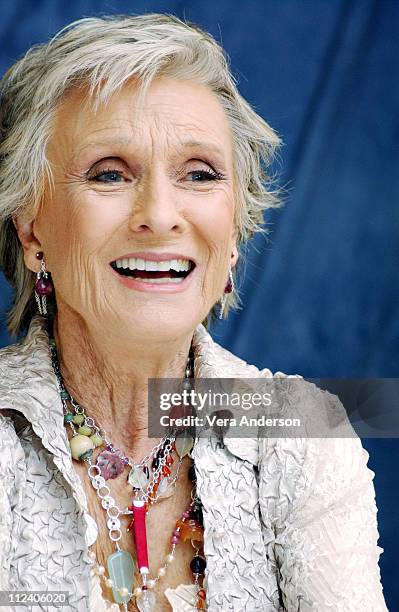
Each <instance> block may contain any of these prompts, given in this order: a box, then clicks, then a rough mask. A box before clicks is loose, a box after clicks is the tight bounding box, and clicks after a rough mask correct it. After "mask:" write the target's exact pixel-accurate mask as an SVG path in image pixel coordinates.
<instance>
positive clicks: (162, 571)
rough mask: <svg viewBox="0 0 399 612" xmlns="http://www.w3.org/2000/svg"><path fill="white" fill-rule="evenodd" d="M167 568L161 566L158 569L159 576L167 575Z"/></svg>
mask: <svg viewBox="0 0 399 612" xmlns="http://www.w3.org/2000/svg"><path fill="white" fill-rule="evenodd" d="M165 574H166V569H165V568H164V567H160V568H159V570H158V576H165Z"/></svg>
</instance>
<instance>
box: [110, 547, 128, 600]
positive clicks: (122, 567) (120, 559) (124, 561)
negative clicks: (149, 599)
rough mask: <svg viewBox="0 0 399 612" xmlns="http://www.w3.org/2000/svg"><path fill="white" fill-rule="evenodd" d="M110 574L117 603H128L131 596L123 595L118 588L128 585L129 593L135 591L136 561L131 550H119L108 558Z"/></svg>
mask: <svg viewBox="0 0 399 612" xmlns="http://www.w3.org/2000/svg"><path fill="white" fill-rule="evenodd" d="M107 568H108V575H109V577H110V578H111V580H112V581H113V583H114V586H113V587H112V594H113V596H114V600H115V601H116V603H127V602H128V601H129V600H130V599H131V597H129V595H126V596H124V597H123V596H122V595H120V593H119V592H118V589H122V588H123V587H126V588H127V589H128V590H129V593H132V592H133V583H134V561H133V557H132V555H131V554H130V552H126V551H124V550H117V551H116V552H114V553H112V555H110V556H109V557H108V558H107Z"/></svg>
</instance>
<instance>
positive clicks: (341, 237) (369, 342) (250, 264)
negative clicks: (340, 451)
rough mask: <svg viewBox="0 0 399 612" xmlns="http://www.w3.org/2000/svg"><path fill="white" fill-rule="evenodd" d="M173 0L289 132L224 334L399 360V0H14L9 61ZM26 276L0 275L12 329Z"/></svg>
mask: <svg viewBox="0 0 399 612" xmlns="http://www.w3.org/2000/svg"><path fill="white" fill-rule="evenodd" d="M132 11H134V12H135V13H137V14H139V13H142V12H169V13H175V14H177V15H178V16H179V17H185V18H186V19H188V20H190V21H194V22H196V23H198V24H199V25H200V26H202V27H203V28H205V29H206V30H208V31H210V32H211V33H212V34H213V35H214V36H216V38H217V39H218V40H219V41H221V42H222V44H223V46H224V47H225V49H226V50H227V52H228V53H229V55H230V57H231V61H232V68H233V71H234V73H235V74H236V75H237V76H238V78H239V87H240V90H241V92H242V94H243V95H244V97H246V98H247V99H248V100H249V102H250V103H252V105H253V106H254V107H255V108H256V110H257V111H258V112H259V113H260V114H261V115H262V116H263V117H265V119H266V120H267V121H269V123H270V124H271V125H272V127H274V128H275V129H276V130H277V131H278V132H279V134H280V135H281V136H282V138H283V141H284V146H283V148H282V150H281V152H280V159H279V161H278V163H277V164H275V166H274V168H273V171H274V172H277V173H278V175H279V178H278V183H279V185H280V186H281V187H283V188H284V200H285V206H284V208H283V209H281V210H279V211H273V212H268V213H267V214H266V216H265V220H266V222H267V224H268V227H269V229H270V230H271V234H270V235H269V237H268V238H267V239H265V237H262V236H259V237H257V238H256V239H255V240H254V242H253V246H252V248H251V249H250V251H249V254H248V258H247V260H246V263H245V266H242V272H243V271H244V269H245V275H244V274H243V273H241V275H240V279H241V280H240V283H239V284H240V290H241V295H242V298H243V308H242V310H240V311H239V312H237V313H236V314H233V315H232V316H230V317H229V319H228V321H227V322H222V323H219V324H217V325H216V326H215V327H214V328H213V335H214V337H215V339H216V340H217V341H218V342H220V343H222V344H223V345H225V346H226V347H227V348H229V349H230V350H232V351H233V352H234V353H236V354H238V355H240V356H242V357H243V358H245V359H246V360H247V361H249V362H252V363H255V364H256V365H258V366H259V367H269V368H270V369H271V370H273V371H275V370H281V371H283V372H287V373H300V374H302V375H304V376H309V377H359V378H361V377H395V376H398V374H399V360H398V347H399V316H398V303H399V300H398V285H399V284H398V281H397V271H398V264H399V252H398V251H399V206H398V195H399V194H398V191H399V189H398V182H399V179H398V176H399V172H398V169H399V167H398V156H399V147H398V135H399V120H398V108H399V86H398V74H399V53H398V51H399V31H398V29H399V28H398V25H399V3H398V2H397V1H396V0H392V1H390V0H357V1H356V0H355V1H353V2H347V0H332V1H331V0H314V1H313V2H307V3H306V2H305V3H304V2H303V1H302V0H285V1H284V2H280V1H279V0H269V1H268V2H264V1H262V0H258V1H252V2H243V3H239V2H234V1H228V0H219V2H209V1H208V2H202V3H200V2H198V3H192V2H188V1H187V2H177V1H172V0H169V1H168V0H164V1H160V0H159V1H158V2H156V1H144V0H142V1H139V0H135V2H131V1H128V0H126V1H116V0H113V2H108V1H101V0H85V1H81V2H79V1H78V2H73V1H70V2H68V3H60V2H53V1H52V0H31V1H30V2H26V1H25V2H23V1H21V0H14V2H6V1H5V0H3V2H1V16H2V19H1V21H0V32H1V38H0V40H1V41H2V42H1V44H2V53H1V54H0V66H1V72H2V73H3V72H4V71H5V70H6V68H7V67H8V66H9V65H10V64H11V63H12V62H13V61H15V59H16V58H17V57H18V56H19V55H20V54H21V53H23V52H24V51H25V50H26V49H27V48H28V47H29V46H30V45H32V44H33V43H35V42H40V41H43V40H46V39H47V38H48V37H49V36H50V35H52V34H54V33H55V32H56V31H57V30H58V29H59V28H61V27H62V26H64V25H66V24H67V23H69V22H70V21H72V20H74V19H78V18H80V17H85V16H91V15H96V14H101V13H105V14H107V13H129V12H132ZM10 296H11V293H10V290H9V288H8V286H7V284H6V283H5V281H4V279H3V278H2V279H0V300H1V303H0V308H1V312H2V313H3V314H2V320H1V326H0V344H2V345H5V344H6V343H8V342H9V338H8V337H7V334H6V330H5V326H4V312H5V310H6V308H7V307H8V305H9V301H10ZM363 443H364V446H365V447H366V448H367V449H368V450H369V452H370V455H371V458H370V463H369V465H370V467H371V468H372V469H373V470H374V471H375V472H376V476H375V481H374V482H375V487H376V492H377V505H378V507H379V513H378V519H379V529H380V535H381V538H380V541H379V544H380V545H381V546H382V547H383V548H384V550H385V553H384V554H383V555H382V557H381V570H382V577H383V584H384V592H385V596H386V600H387V605H388V607H389V609H392V610H395V609H399V582H398V581H397V580H395V571H396V567H395V566H396V555H395V553H396V551H397V549H398V544H399V528H398V521H397V509H398V504H399V495H398V490H399V486H398V485H399V476H398V470H397V465H398V460H399V441H398V440H396V439H387V440H381V439H379V440H375V439H373V440H371V439H369V440H364V441H363Z"/></svg>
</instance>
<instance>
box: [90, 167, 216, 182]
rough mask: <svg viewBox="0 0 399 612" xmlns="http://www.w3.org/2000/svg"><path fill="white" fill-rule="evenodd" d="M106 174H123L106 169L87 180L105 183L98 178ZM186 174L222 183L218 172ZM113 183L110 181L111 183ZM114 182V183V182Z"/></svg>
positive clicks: (119, 175)
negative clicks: (198, 175) (199, 175)
mask: <svg viewBox="0 0 399 612" xmlns="http://www.w3.org/2000/svg"><path fill="white" fill-rule="evenodd" d="M106 174H116V175H117V176H118V177H122V176H123V174H122V172H121V171H120V170H115V169H113V168H107V169H106V170H101V172H98V173H97V174H95V175H94V176H89V177H88V180H89V181H97V182H107V181H100V180H99V179H100V177H102V176H104V175H106ZM188 174H201V175H202V176H206V177H207V178H208V180H210V181H222V180H223V179H224V176H223V175H222V174H220V172H215V171H213V170H191V172H189V173H188ZM112 182H114V181H111V183H112ZM115 182H116V181H115ZM193 182H195V183H201V182H202V181H193Z"/></svg>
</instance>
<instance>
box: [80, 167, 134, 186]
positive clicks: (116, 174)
mask: <svg viewBox="0 0 399 612" xmlns="http://www.w3.org/2000/svg"><path fill="white" fill-rule="evenodd" d="M87 178H88V180H89V181H95V182H96V183H120V182H122V181H124V180H125V179H124V176H123V172H122V171H121V170H116V169H114V168H106V169H104V170H100V171H99V172H96V173H95V174H92V175H89V176H88V177H87Z"/></svg>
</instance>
